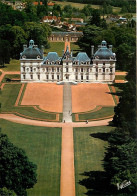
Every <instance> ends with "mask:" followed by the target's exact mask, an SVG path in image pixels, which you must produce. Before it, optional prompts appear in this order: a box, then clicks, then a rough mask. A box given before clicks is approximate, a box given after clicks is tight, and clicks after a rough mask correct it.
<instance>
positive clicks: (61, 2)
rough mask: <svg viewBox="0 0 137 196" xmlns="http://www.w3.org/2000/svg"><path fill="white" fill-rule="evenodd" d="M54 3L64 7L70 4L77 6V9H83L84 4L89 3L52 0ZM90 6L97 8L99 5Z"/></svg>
mask: <svg viewBox="0 0 137 196" xmlns="http://www.w3.org/2000/svg"><path fill="white" fill-rule="evenodd" d="M54 3H56V4H59V5H61V7H64V6H66V5H71V6H72V7H75V8H78V9H80V10H81V9H83V8H84V6H86V5H89V4H84V3H73V2H65V1H54ZM91 7H92V8H94V9H99V8H100V6H99V5H91Z"/></svg>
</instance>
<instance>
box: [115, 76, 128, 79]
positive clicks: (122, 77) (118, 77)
mask: <svg viewBox="0 0 137 196" xmlns="http://www.w3.org/2000/svg"><path fill="white" fill-rule="evenodd" d="M115 80H126V76H123V75H116V76H115Z"/></svg>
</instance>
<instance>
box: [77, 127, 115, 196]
mask: <svg viewBox="0 0 137 196" xmlns="http://www.w3.org/2000/svg"><path fill="white" fill-rule="evenodd" d="M110 130H112V127H109V126H101V127H88V128H87V127H86V128H85V127H83V128H74V152H75V153H74V156H75V181H76V195H78V196H79V195H80V196H84V195H85V193H86V192H87V190H86V188H85V187H84V186H81V185H80V184H79V180H82V179H85V178H87V176H84V175H82V174H83V173H84V172H89V171H103V167H102V160H103V157H104V152H105V147H106V146H107V141H105V140H103V139H101V135H100V139H99V137H98V136H97V135H96V136H90V134H93V133H94V134H95V133H101V134H105V133H108V132H109V131H110ZM98 135H99V134H98ZM102 138H103V137H102Z"/></svg>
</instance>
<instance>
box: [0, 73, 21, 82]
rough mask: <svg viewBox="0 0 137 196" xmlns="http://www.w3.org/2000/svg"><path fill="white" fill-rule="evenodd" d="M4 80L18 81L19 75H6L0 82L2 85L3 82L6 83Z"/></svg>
mask: <svg viewBox="0 0 137 196" xmlns="http://www.w3.org/2000/svg"><path fill="white" fill-rule="evenodd" d="M6 78H8V79H10V80H12V79H17V80H18V79H19V80H20V74H6V75H5V76H4V78H3V80H2V83H5V82H8V81H6ZM19 80H18V81H15V82H20V81H19ZM11 82H14V81H11Z"/></svg>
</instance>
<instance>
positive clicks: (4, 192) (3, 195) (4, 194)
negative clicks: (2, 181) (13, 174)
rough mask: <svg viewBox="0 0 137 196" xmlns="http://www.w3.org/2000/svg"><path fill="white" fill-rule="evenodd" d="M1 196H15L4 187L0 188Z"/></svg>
mask: <svg viewBox="0 0 137 196" xmlns="http://www.w3.org/2000/svg"><path fill="white" fill-rule="evenodd" d="M0 195H1V196H17V195H16V194H15V192H14V191H11V190H8V189H7V188H6V187H4V188H0Z"/></svg>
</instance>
